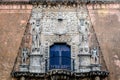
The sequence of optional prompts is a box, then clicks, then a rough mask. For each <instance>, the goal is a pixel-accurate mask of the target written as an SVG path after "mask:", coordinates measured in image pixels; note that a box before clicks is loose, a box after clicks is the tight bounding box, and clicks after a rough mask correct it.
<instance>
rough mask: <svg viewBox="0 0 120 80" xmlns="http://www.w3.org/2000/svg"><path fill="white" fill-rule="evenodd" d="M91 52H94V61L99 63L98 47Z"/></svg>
mask: <svg viewBox="0 0 120 80" xmlns="http://www.w3.org/2000/svg"><path fill="white" fill-rule="evenodd" d="M91 54H92V60H93V63H95V64H98V63H99V53H98V49H97V48H95V47H94V48H93V49H92V50H91Z"/></svg>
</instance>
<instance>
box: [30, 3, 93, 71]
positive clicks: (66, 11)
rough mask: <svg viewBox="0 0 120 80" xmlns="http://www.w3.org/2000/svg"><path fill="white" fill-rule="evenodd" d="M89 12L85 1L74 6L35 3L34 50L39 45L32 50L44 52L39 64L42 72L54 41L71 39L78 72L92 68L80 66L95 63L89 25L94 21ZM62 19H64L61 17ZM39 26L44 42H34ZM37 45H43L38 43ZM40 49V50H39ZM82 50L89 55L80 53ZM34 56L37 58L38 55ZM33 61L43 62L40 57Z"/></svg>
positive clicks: (33, 15) (33, 52) (40, 37)
mask: <svg viewBox="0 0 120 80" xmlns="http://www.w3.org/2000/svg"><path fill="white" fill-rule="evenodd" d="M88 16H89V15H88V12H87V7H86V6H85V5H84V6H76V5H75V4H74V5H72V6H65V5H59V4H58V6H51V5H48V6H47V7H46V5H38V6H37V5H34V6H33V9H32V14H31V18H30V24H31V32H32V33H31V35H32V37H33V38H32V40H33V41H32V50H33V49H34V48H36V50H35V51H31V54H32V56H33V55H34V54H35V55H36V54H37V55H41V56H42V57H41V58H42V59H41V60H42V61H40V62H41V63H40V64H39V65H38V66H40V65H41V66H40V67H41V70H43V71H42V72H45V71H44V70H45V69H44V68H45V59H46V58H49V54H50V53H49V50H50V49H49V48H50V46H51V45H53V44H54V43H67V44H68V45H70V46H71V58H73V59H74V60H75V71H76V72H82V71H83V72H84V71H87V72H88V71H90V69H86V70H85V68H84V70H83V69H80V66H90V64H91V63H90V53H89V47H90V46H89V36H90V35H89V34H90V32H89V28H90V26H91V24H90V19H89V17H88ZM59 19H62V20H61V21H59ZM37 20H38V22H37ZM37 27H38V31H36V32H39V33H38V34H39V37H38V39H39V43H40V44H39V43H37V42H34V41H35V39H34V34H35V30H36V29H37ZM33 30H34V31H33ZM34 43H36V44H34ZM36 45H39V46H38V47H35V46H36ZM37 49H40V50H39V51H38V50H37ZM46 50H47V51H46ZM81 54H83V55H84V54H85V55H88V56H85V57H84V56H80V55H81ZM79 58H81V59H79ZM32 60H34V58H33V59H32ZM30 61H31V60H30ZM31 62H33V65H35V63H37V62H39V59H38V60H37V61H35V62H34V61H31ZM80 62H81V63H80ZM30 69H31V68H30ZM34 69H35V68H34ZM36 69H38V68H36Z"/></svg>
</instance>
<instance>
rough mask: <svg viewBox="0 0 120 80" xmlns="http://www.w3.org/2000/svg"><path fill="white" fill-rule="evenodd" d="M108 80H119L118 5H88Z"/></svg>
mask: <svg viewBox="0 0 120 80" xmlns="http://www.w3.org/2000/svg"><path fill="white" fill-rule="evenodd" d="M88 10H89V14H90V17H91V21H92V24H93V27H94V29H95V32H96V34H97V38H98V41H99V43H100V46H101V49H102V53H103V57H104V59H105V63H106V65H107V68H108V70H109V71H110V80H120V42H119V41H120V36H119V34H120V15H119V14H120V4H103V5H99V4H96V5H94V6H93V5H88Z"/></svg>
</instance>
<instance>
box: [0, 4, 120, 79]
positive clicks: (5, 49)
mask: <svg viewBox="0 0 120 80" xmlns="http://www.w3.org/2000/svg"><path fill="white" fill-rule="evenodd" d="M3 6H5V5H3ZM7 6H8V7H9V6H11V5H7ZM15 6H18V5H15ZM111 6H112V7H111ZM91 7H92V8H91ZM96 7H98V8H97V10H94V8H95V9H96ZM5 8H7V7H2V9H5ZM22 8H24V6H22V7H21V8H20V10H18V11H19V12H22V15H23V12H24V14H26V13H27V10H26V11H25V10H22ZM53 10H54V9H53ZM68 10H70V11H71V8H70V9H67V11H68ZM88 10H89V11H90V12H89V14H90V16H91V19H92V23H94V25H93V26H94V28H95V31H96V33H97V37H98V39H99V42H100V45H101V47H102V51H103V56H104V59H105V62H106V64H107V67H108V69H109V71H110V80H119V71H118V70H119V46H118V44H119V42H118V41H116V42H114V41H112V40H113V39H119V36H114V38H113V37H112V36H113V35H116V34H118V33H119V25H118V24H119V17H118V18H116V17H112V15H113V16H116V15H117V16H119V15H118V14H119V11H118V10H119V4H117V5H115V4H110V5H102V6H100V5H94V7H93V6H92V5H88ZM109 10H113V12H111V11H109ZM18 11H17V10H14V9H13V8H12V9H11V10H1V18H3V20H1V23H2V24H1V26H4V27H1V30H2V31H3V32H8V31H10V33H11V34H12V35H16V34H17V35H18V37H17V36H11V37H9V36H8V35H7V34H9V32H8V33H5V34H4V33H3V32H1V35H0V37H2V38H1V51H0V52H1V58H0V59H1V65H0V70H1V71H2V73H1V75H0V77H1V79H2V80H10V79H11V77H9V74H10V72H11V69H12V67H13V64H14V61H15V59H13V58H15V57H16V53H17V52H18V47H19V46H20V41H21V38H22V35H23V30H21V27H17V26H18V24H19V22H21V26H26V24H24V20H25V21H26V22H27V19H28V18H27V19H24V18H23V19H21V17H19V19H20V21H18V23H16V25H15V26H13V23H12V22H9V21H8V23H9V27H11V28H13V27H15V28H13V29H12V30H14V31H12V30H10V29H9V30H8V28H7V25H6V21H7V20H8V19H14V20H17V19H16V16H15V15H18V16H22V15H21V14H18V13H19V12H18ZM46 11H47V10H46ZM114 11H115V12H114ZM71 12H72V11H71ZM29 13H30V9H29V10H28V14H26V15H27V16H28V15H29ZM75 13H76V12H75V11H73V14H72V15H74V14H75ZM108 14H109V15H108ZM3 15H5V16H7V15H8V17H5V16H3ZM9 15H12V16H9ZM26 15H25V16H26ZM13 17H14V18H13ZM108 18H109V19H110V20H108ZM98 19H100V20H98ZM105 19H107V21H111V20H113V21H114V20H116V21H117V22H113V24H111V25H110V26H111V27H108V23H109V22H107V21H105ZM11 21H12V20H11ZM13 22H15V21H13ZM73 22H74V21H73ZM78 22H79V20H78ZM98 23H99V25H101V26H103V27H101V26H98ZM100 23H101V24H100ZM22 24H24V25H22ZM48 24H49V21H48ZM113 26H115V27H113ZM107 27H108V28H107ZM106 28H107V30H108V32H111V34H107V33H106V34H105V35H104V36H103V35H101V32H103V33H105V32H106ZM18 29H20V30H18ZM44 29H45V28H44ZM47 29H48V28H47ZM111 29H112V30H111ZM16 30H18V31H20V33H19V32H16ZM43 31H44V30H43ZM45 31H46V30H45ZM48 31H49V30H48ZM76 31H77V33H75V34H78V35H79V31H78V30H76ZM60 32H61V31H60ZM63 32H64V28H63ZM71 32H74V31H72V30H71ZM18 33H19V34H18ZM49 33H50V32H49ZM44 34H45V35H44ZM53 35H64V34H63V33H59V31H58V32H57V34H56V32H55V34H52V33H50V35H48V34H47V33H45V32H42V33H41V37H42V38H41V39H43V40H41V43H44V44H41V45H42V46H44V47H46V48H45V49H43V52H45V53H46V55H44V56H48V55H47V53H48V52H47V50H48V49H49V45H51V44H53V43H54V42H58V41H61V42H69V37H68V39H67V41H64V40H62V39H61V38H60V39H59V38H57V39H58V41H57V40H55V41H54V37H55V38H56V37H58V36H53ZM67 35H68V34H67ZM109 35H110V36H111V35H112V36H111V37H112V38H111V37H110V36H109ZM47 36H53V40H51V38H49V37H47ZM70 36H71V35H70ZM61 37H65V38H66V36H61ZM73 37H75V36H73ZM105 37H107V38H109V39H110V41H109V42H105V41H104V40H105V39H106V38H105ZM78 38H79V37H78V36H76V37H75V38H73V39H72V41H73V43H68V44H69V45H72V46H73V47H75V48H72V49H73V50H72V51H73V52H74V51H79V46H78V44H79V41H77V40H79V39H78ZM100 38H102V39H103V41H100ZM16 39H17V40H16ZM46 39H47V40H49V41H46ZM80 39H81V38H80ZM5 40H11V41H10V42H7V43H5ZM44 41H45V42H44ZM75 42H78V43H77V44H76V43H75ZM12 43H13V44H14V43H16V45H13V46H12V47H11V45H12ZM74 43H75V44H74ZM103 43H104V44H103ZM109 45H110V46H111V47H109ZM115 45H117V46H115ZM113 46H115V47H117V48H114V47H113ZM76 47H77V48H76ZM13 48H14V51H13V50H12V49H13ZM74 49H77V50H74ZM111 51H112V52H111ZM11 53H12V54H13V55H11ZM4 55H7V58H6V57H4ZM73 57H76V55H73ZM3 58H4V59H5V60H4V61H3ZM109 59H111V60H112V59H114V60H113V61H110V60H109ZM6 61H7V62H6ZM9 61H11V62H12V63H9ZM5 63H6V64H5ZM110 64H113V65H114V66H110ZM7 65H8V68H6V66H7ZM3 66H4V67H3ZM76 69H77V67H76ZM116 71H118V72H117V73H116ZM3 73H4V74H3Z"/></svg>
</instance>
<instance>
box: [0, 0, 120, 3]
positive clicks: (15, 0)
mask: <svg viewBox="0 0 120 80" xmlns="http://www.w3.org/2000/svg"><path fill="white" fill-rule="evenodd" d="M119 2H120V0H99V1H97V0H0V3H2V4H3V3H6V4H11V3H13V4H17V3H18V4H20V3H22V4H35V3H37V4H38V3H39V4H51V3H52V4H56V3H63V4H64V3H67V4H68V3H69V4H72V3H76V4H81V3H85V4H86V3H87V4H95V3H100V4H101V3H119Z"/></svg>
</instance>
